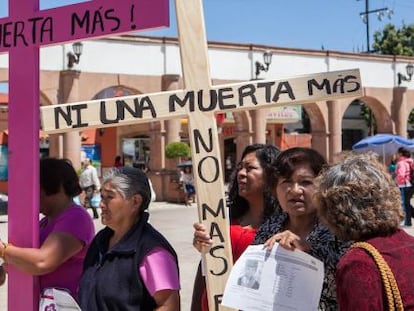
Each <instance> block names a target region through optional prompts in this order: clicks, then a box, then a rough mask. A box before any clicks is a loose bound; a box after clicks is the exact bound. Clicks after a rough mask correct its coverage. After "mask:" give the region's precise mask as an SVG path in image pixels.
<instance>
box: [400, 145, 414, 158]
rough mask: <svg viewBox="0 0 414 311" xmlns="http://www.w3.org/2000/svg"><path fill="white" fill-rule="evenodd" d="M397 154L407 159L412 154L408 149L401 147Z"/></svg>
mask: <svg viewBox="0 0 414 311" xmlns="http://www.w3.org/2000/svg"><path fill="white" fill-rule="evenodd" d="M397 152H398V153H399V154H401V155H403V156H404V157H407V158H409V157H411V152H410V151H409V150H408V149H407V148H404V147H400V148H398V151H397Z"/></svg>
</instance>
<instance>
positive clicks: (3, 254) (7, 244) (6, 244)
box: [0, 242, 11, 260]
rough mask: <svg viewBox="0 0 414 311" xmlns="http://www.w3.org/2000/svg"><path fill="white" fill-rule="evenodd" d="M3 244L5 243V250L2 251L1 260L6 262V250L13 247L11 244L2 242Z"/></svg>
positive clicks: (0, 253) (0, 252)
mask: <svg viewBox="0 0 414 311" xmlns="http://www.w3.org/2000/svg"><path fill="white" fill-rule="evenodd" d="M2 243H3V248H2V249H1V251H0V258H2V259H3V260H5V259H6V248H7V246H9V245H11V243H6V242H2Z"/></svg>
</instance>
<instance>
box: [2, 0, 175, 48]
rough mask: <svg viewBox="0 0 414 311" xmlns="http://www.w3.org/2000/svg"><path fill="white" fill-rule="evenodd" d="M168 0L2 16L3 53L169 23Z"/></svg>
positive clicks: (126, 0) (113, 0) (110, 0)
mask: <svg viewBox="0 0 414 311" xmlns="http://www.w3.org/2000/svg"><path fill="white" fill-rule="evenodd" d="M168 22H169V15H168V1H165V0H122V1H119V0H105V1H103V0H99V1H98V0H97V1H90V2H85V3H80V4H73V5H67V6H64V7H59V8H54V9H49V10H43V11H37V12H29V14H19V17H8V18H3V19H0V52H4V51H8V50H9V49H10V48H16V47H28V46H44V45H49V44H57V43H61V42H68V41H74V40H79V39H84V38H90V37H95V38H96V37H101V36H105V35H112V34H119V33H125V32H131V31H138V30H142V29H151V28H157V27H160V26H168Z"/></svg>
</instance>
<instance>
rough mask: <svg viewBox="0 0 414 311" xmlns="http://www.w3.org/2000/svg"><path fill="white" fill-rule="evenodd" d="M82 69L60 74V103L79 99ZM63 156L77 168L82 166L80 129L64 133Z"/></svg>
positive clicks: (64, 71) (65, 71)
mask: <svg viewBox="0 0 414 311" xmlns="http://www.w3.org/2000/svg"><path fill="white" fill-rule="evenodd" d="M79 76H80V71H77V70H63V71H61V72H60V76H59V103H71V102H77V101H79ZM63 158H66V159H69V160H70V161H71V162H72V165H73V167H74V168H75V169H80V168H81V137H80V132H79V131H71V132H67V133H64V134H63Z"/></svg>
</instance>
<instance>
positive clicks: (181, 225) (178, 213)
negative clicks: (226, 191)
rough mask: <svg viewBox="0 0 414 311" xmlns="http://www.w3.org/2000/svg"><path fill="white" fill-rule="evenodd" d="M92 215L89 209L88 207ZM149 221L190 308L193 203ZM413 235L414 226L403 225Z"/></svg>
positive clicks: (157, 205)
mask: <svg viewBox="0 0 414 311" xmlns="http://www.w3.org/2000/svg"><path fill="white" fill-rule="evenodd" d="M89 212H90V214H91V215H92V211H89ZM150 214H151V216H150V222H151V224H152V225H153V226H155V227H156V228H157V229H158V230H159V231H160V232H161V233H163V234H164V235H165V236H166V237H167V238H168V240H169V241H170V243H171V244H172V246H173V247H174V248H175V250H176V251H177V253H178V259H179V264H180V276H181V286H182V290H181V306H182V307H181V310H182V311H188V310H190V302H191V294H192V289H193V280H194V274H195V271H196V268H197V264H198V262H199V260H200V255H199V254H198V252H197V251H195V250H194V248H193V246H192V238H193V226H192V224H193V223H194V222H196V221H197V219H198V216H197V209H196V205H195V204H193V205H192V206H191V207H185V206H184V205H180V204H172V203H166V202H154V203H151V207H150ZM94 222H95V228H96V230H97V231H98V230H100V229H101V228H102V225H101V223H100V220H99V219H95V220H94ZM404 229H406V230H407V232H409V233H410V234H411V235H414V227H411V228H404ZM0 238H1V239H4V240H6V241H7V216H0ZM3 310H7V283H6V285H4V286H2V287H0V311H3Z"/></svg>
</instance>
